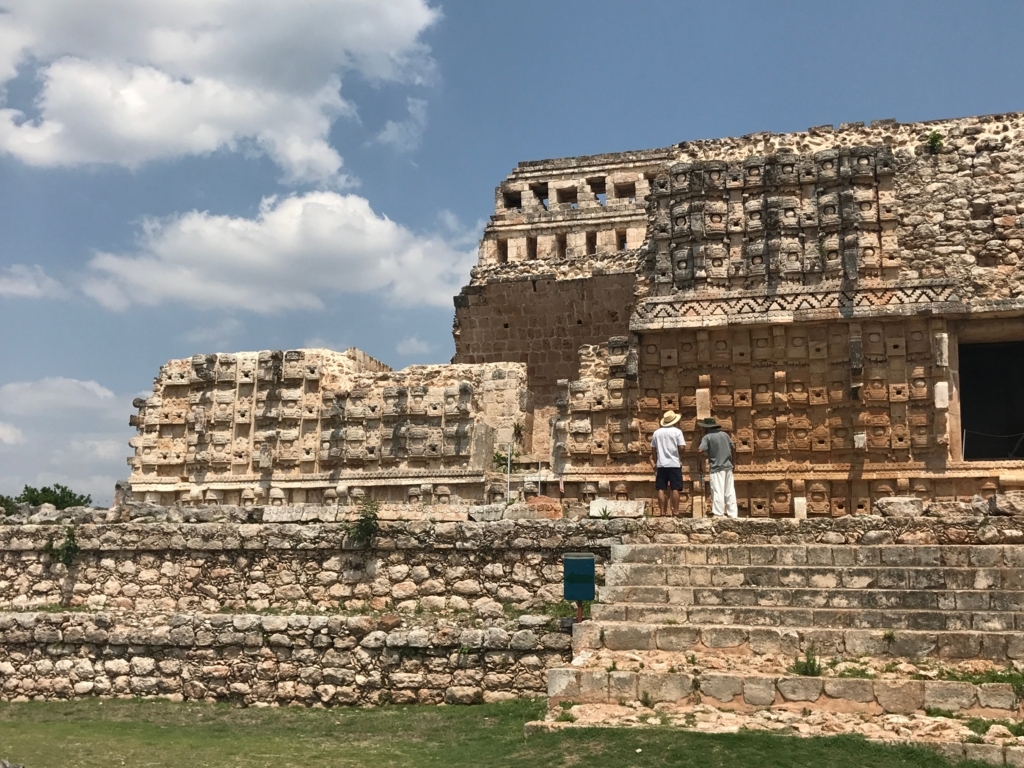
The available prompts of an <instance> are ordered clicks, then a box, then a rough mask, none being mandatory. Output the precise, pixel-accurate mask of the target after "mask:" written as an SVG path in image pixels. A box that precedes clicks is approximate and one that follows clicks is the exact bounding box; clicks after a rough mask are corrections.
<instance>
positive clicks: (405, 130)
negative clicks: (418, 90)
mask: <svg viewBox="0 0 1024 768" xmlns="http://www.w3.org/2000/svg"><path fill="white" fill-rule="evenodd" d="M406 107H407V109H408V110H409V116H408V117H407V118H406V119H405V120H401V121H398V122H396V121H394V120H388V121H387V122H386V123H385V124H384V127H383V128H382V129H381V131H380V133H378V134H377V136H376V138H375V139H374V141H376V142H377V143H379V144H390V145H391V146H392V147H394V148H395V149H397V150H398V151H399V152H412V151H413V150H414V149H416V148H417V147H419V145H420V140H421V139H422V138H423V130H424V129H425V128H426V127H427V102H426V101H424V100H423V99H414V98H412V97H409V98H408V99H406Z"/></svg>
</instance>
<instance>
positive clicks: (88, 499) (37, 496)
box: [4, 483, 92, 509]
mask: <svg viewBox="0 0 1024 768" xmlns="http://www.w3.org/2000/svg"><path fill="white" fill-rule="evenodd" d="M14 501H15V502H27V503H29V504H31V505H32V506H33V507H38V506H39V505H40V504H53V506H55V507H56V508H57V509H67V508H68V507H87V506H89V505H90V504H92V496H90V495H89V494H81V493H75V492H74V491H72V490H71V489H70V488H68V487H67V486H66V485H61V484H60V483H54V484H53V487H52V488H51V487H50V486H48V485H46V486H43V487H42V488H33V487H32V486H31V485H26V486H25V488H24V489H23V490H22V492H21V493H20V494H18V496H17V498H15V499H14ZM4 506H5V507H6V506H7V505H6V504H4Z"/></svg>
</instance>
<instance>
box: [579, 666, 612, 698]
mask: <svg viewBox="0 0 1024 768" xmlns="http://www.w3.org/2000/svg"><path fill="white" fill-rule="evenodd" d="M579 681H580V688H579V700H580V701H586V702H592V703H600V702H604V701H607V700H608V673H607V672H606V671H605V670H603V669H583V670H580V672H579Z"/></svg>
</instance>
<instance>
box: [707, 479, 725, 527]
mask: <svg viewBox="0 0 1024 768" xmlns="http://www.w3.org/2000/svg"><path fill="white" fill-rule="evenodd" d="M708 479H709V480H710V481H711V514H712V515H714V516H715V517H721V516H722V515H724V514H725V472H712V473H711V476H710V477H709V478H708Z"/></svg>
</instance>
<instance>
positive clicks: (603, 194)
mask: <svg viewBox="0 0 1024 768" xmlns="http://www.w3.org/2000/svg"><path fill="white" fill-rule="evenodd" d="M587 186H588V187H590V191H591V192H593V193H594V197H596V198H597V202H599V203H600V204H601V205H604V204H605V203H606V202H607V200H608V186H607V184H605V180H604V176H598V177H597V178H594V179H587Z"/></svg>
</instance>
